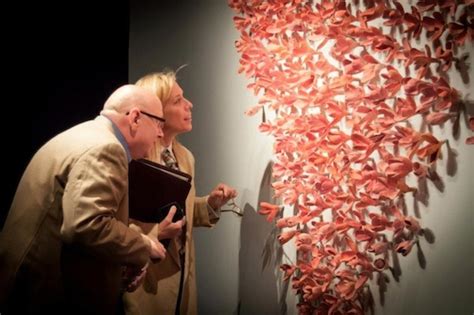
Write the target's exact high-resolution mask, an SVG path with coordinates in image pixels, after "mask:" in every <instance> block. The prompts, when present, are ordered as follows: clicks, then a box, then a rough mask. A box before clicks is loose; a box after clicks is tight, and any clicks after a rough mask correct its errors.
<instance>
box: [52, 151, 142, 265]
mask: <svg viewBox="0 0 474 315" xmlns="http://www.w3.org/2000/svg"><path fill="white" fill-rule="evenodd" d="M127 194H128V164H127V159H126V157H125V156H124V152H123V148H121V147H120V146H119V145H117V144H109V145H106V146H99V147H94V148H92V149H90V150H89V151H88V152H86V153H84V154H83V155H82V156H81V157H80V158H79V159H78V161H77V162H76V163H74V165H73V166H72V169H71V171H70V173H69V177H68V181H67V184H66V187H65V190H64V196H63V219H64V220H63V224H62V226H61V237H62V239H63V241H64V242H66V243H75V244H79V245H81V246H82V247H83V248H85V249H86V250H88V251H90V252H91V253H94V254H95V255H97V256H99V257H101V258H102V259H105V260H111V261H114V262H116V263H121V264H127V265H128V264H130V265H137V266H143V265H145V264H146V262H147V261H148V257H149V255H150V244H149V243H147V242H146V241H145V240H144V239H143V238H142V236H141V235H140V233H138V232H136V231H134V230H132V229H130V228H128V227H127V225H126V224H124V223H123V222H122V221H124V219H125V220H126V218H127V217H128V205H124V204H123V202H127V198H126V196H127ZM119 211H121V213H120V214H119ZM123 211H126V213H125V214H124V213H123ZM120 218H121V219H122V221H121V220H120Z"/></svg>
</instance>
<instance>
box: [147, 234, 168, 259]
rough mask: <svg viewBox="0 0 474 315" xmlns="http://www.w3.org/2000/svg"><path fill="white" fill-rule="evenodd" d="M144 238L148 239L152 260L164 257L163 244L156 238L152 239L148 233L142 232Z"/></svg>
mask: <svg viewBox="0 0 474 315" xmlns="http://www.w3.org/2000/svg"><path fill="white" fill-rule="evenodd" d="M142 237H143V238H144V239H148V240H149V241H150V244H151V251H150V258H151V259H152V260H161V259H165V256H166V249H165V247H164V246H163V244H161V243H160V241H158V240H157V239H152V238H151V237H149V236H148V235H145V234H142Z"/></svg>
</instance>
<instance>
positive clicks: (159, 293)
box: [124, 141, 217, 315]
mask: <svg viewBox="0 0 474 315" xmlns="http://www.w3.org/2000/svg"><path fill="white" fill-rule="evenodd" d="M161 150H162V148H161V146H160V145H157V146H156V147H155V148H154V150H152V151H151V152H150V155H149V159H150V160H152V161H155V162H160V160H161V158H160V154H161ZM173 153H174V155H175V157H176V160H177V162H178V166H179V169H180V170H181V171H183V172H185V173H188V174H190V175H191V176H192V177H193V181H192V187H191V191H190V192H189V195H188V197H187V199H186V222H187V224H186V248H185V256H186V259H185V266H184V286H183V288H184V289H183V296H182V299H181V309H180V311H181V312H180V314H181V315H185V314H197V292H196V270H195V254H194V240H193V236H192V231H193V227H194V226H207V227H210V226H212V225H213V224H215V223H216V222H217V219H215V220H210V218H209V214H208V208H207V207H208V206H207V196H206V197H196V189H195V187H194V157H193V155H192V153H191V152H190V151H189V150H188V149H186V148H185V147H184V146H183V145H181V144H180V143H178V142H177V141H175V142H174V143H173ZM156 189H160V188H159V187H156ZM191 223H192V224H191ZM133 226H134V227H135V228H137V229H139V230H140V231H142V232H143V233H146V234H148V235H149V236H152V237H157V235H158V224H145V223H141V222H137V221H135V222H133ZM177 248H178V246H177V244H176V240H173V241H172V242H171V243H170V246H169V247H168V250H167V251H168V252H167V256H166V258H165V259H164V260H163V261H161V262H159V263H153V264H151V265H150V267H149V268H148V272H147V275H146V278H145V282H144V284H143V286H142V287H140V288H138V289H137V290H136V291H135V292H133V293H127V294H125V295H124V306H125V313H126V314H142V315H148V314H160V315H168V314H175V306H176V300H177V297H178V290H179V278H180V270H181V269H182V268H181V267H180V262H179V256H178V249H177Z"/></svg>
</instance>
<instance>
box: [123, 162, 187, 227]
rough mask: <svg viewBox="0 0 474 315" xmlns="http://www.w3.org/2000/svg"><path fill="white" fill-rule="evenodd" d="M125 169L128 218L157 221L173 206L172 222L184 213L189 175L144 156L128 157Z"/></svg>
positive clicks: (149, 221)
mask: <svg viewBox="0 0 474 315" xmlns="http://www.w3.org/2000/svg"><path fill="white" fill-rule="evenodd" d="M128 171H129V174H128V177H129V186H128V192H129V217H130V218H131V219H135V220H138V221H141V222H148V223H158V222H161V221H162V220H163V219H164V218H165V217H166V215H167V214H168V212H169V210H170V208H171V206H173V205H174V206H176V208H177V209H176V213H175V215H174V217H173V222H175V221H177V220H180V219H181V218H182V217H183V216H184V214H185V208H186V197H187V196H188V193H189V190H190V189H191V179H192V177H191V175H189V174H186V173H183V172H181V171H178V170H175V169H172V168H169V167H166V166H164V165H161V164H158V163H155V162H152V161H149V160H145V159H140V160H132V161H131V162H130V165H129V170H128Z"/></svg>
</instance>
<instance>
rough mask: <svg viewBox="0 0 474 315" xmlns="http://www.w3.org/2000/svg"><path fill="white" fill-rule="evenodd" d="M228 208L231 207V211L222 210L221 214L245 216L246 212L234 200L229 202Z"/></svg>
mask: <svg viewBox="0 0 474 315" xmlns="http://www.w3.org/2000/svg"><path fill="white" fill-rule="evenodd" d="M226 206H230V207H231V209H222V210H221V212H232V213H235V214H236V215H238V216H239V217H241V216H243V215H244V212H243V211H242V209H240V207H239V206H238V205H237V204H236V203H235V199H234V198H232V199H231V200H230V201H228V202H227V204H226Z"/></svg>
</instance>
